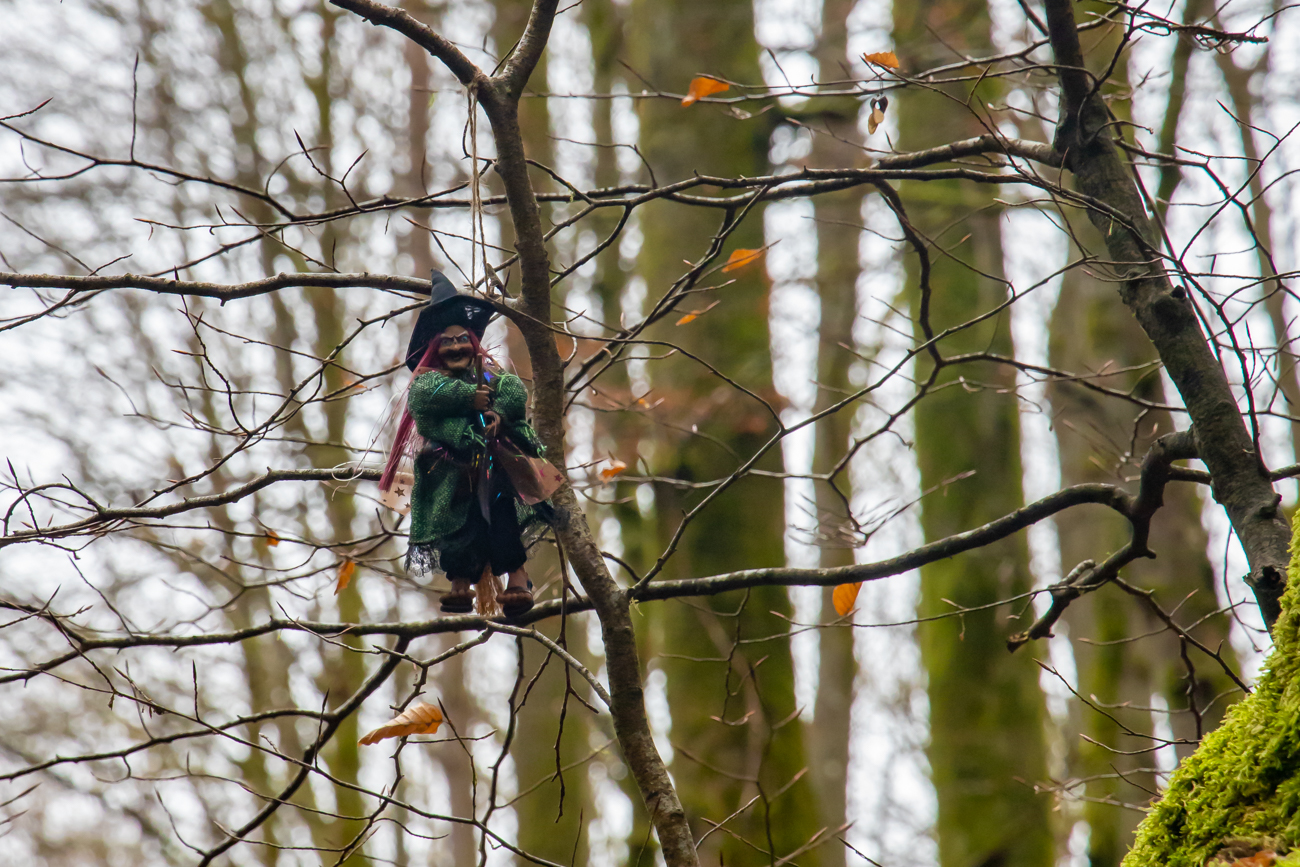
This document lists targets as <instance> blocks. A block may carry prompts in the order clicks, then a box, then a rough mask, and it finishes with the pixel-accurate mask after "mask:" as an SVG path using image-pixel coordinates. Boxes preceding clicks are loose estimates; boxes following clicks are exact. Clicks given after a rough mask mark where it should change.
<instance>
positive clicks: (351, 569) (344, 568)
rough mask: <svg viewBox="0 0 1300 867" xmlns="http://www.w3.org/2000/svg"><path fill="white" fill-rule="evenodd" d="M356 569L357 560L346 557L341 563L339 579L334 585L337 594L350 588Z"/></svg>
mask: <svg viewBox="0 0 1300 867" xmlns="http://www.w3.org/2000/svg"><path fill="white" fill-rule="evenodd" d="M356 571H357V563H356V561H355V560H347V559H345V560H344V561H343V562H342V563H340V564H339V580H338V581H337V582H336V583H335V585H334V595H335V596H338V595H339V594H340V593H342V592H343V591H344V590H346V589H348V585H349V584H351V583H352V575H353V573H355V572H356Z"/></svg>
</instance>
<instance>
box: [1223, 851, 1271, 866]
mask: <svg viewBox="0 0 1300 867" xmlns="http://www.w3.org/2000/svg"><path fill="white" fill-rule="evenodd" d="M1276 860H1277V853H1276V852H1272V851H1270V850H1268V849H1265V850H1264V851H1262V852H1256V853H1255V854H1254V855H1251V856H1249V857H1246V858H1238V859H1237V860H1236V861H1233V862H1232V867H1270V865H1272V863H1273V862H1274V861H1276Z"/></svg>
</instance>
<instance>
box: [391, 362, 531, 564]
mask: <svg viewBox="0 0 1300 867" xmlns="http://www.w3.org/2000/svg"><path fill="white" fill-rule="evenodd" d="M488 377H489V384H490V385H492V386H493V387H494V389H495V391H494V393H493V397H492V403H491V409H492V411H493V412H495V413H496V414H497V415H498V416H500V417H501V432H500V434H499V437H500V438H501V439H504V440H505V441H506V442H507V443H508V444H509V445H511V446H513V447H515V448H516V449H518V451H519V452H521V453H522V454H524V455H527V456H529V457H541V456H542V455H543V453H544V452H545V448H543V446H542V444H541V442H540V441H539V440H538V439H537V433H536V432H535V431H534V430H533V428H532V425H530V424H529V423H528V419H527V409H528V392H527V390H526V389H525V388H524V384H523V382H522V381H521V380H520V379H519V377H517V376H515V375H514V374H512V373H502V374H499V375H497V376H492V375H491V374H488ZM476 388H477V384H476V383H475V381H474V379H473V372H472V371H466V372H465V373H464V374H461V375H456V374H447V373H443V372H441V371H436V370H434V371H429V372H428V373H424V374H421V375H420V376H418V377H416V378H415V381H414V382H412V383H411V389H410V392H409V394H408V396H407V409H408V410H409V412H410V413H411V418H412V419H414V420H415V426H416V430H417V431H419V433H420V436H422V437H424V439H425V440H427V441H428V443H429V446H430V449H429V450H427V452H426V454H424V455H422V456H421V457H420V459H419V460H417V462H416V472H415V489H414V490H413V491H412V494H411V538H410V547H409V548H408V555H407V562H408V568H413V571H416V572H426V571H432V570H434V569H438V568H439V565H438V563H439V559H440V555H441V554H442V553H443V552H446V551H452V550H456V549H457V548H461V547H463V546H464V545H466V544H468V541H469V539H468V537H467V535H466V534H463V533H461V530H462V529H463V528H464V526H465V520H466V516H467V515H468V514H469V510H470V509H471V508H478V504H477V500H476V497H475V493H474V484H475V479H474V478H473V474H472V472H471V470H470V468H469V465H470V462H471V461H472V460H473V459H474V457H475V455H476V454H481V453H482V450H483V449H484V448H485V445H486V444H485V442H484V440H483V433H482V421H481V419H480V413H479V411H478V410H476V409H474V392H475V390H476ZM515 509H516V512H517V513H518V516H519V526H520V528H521V530H523V531H524V532H525V534H526V535H528V536H529V537H535V536H536V535H537V534H538V533H540V531H541V530H543V529H544V528H545V524H546V523H548V519H549V517H550V516H551V514H553V512H552V510H551V507H550V505H549V504H548V503H542V504H539V505H537V506H528V505H525V504H524V503H522V502H520V501H518V500H516V502H515Z"/></svg>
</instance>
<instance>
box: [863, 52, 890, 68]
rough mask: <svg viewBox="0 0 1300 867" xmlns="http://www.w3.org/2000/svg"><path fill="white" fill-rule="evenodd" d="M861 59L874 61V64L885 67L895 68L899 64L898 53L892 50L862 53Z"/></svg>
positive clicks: (868, 61)
mask: <svg viewBox="0 0 1300 867" xmlns="http://www.w3.org/2000/svg"><path fill="white" fill-rule="evenodd" d="M862 59H863V60H865V61H866V62H867V63H874V64H875V65H876V66H883V67H885V68H886V69H897V68H898V66H899V63H898V55H897V54H895V53H894V52H892V51H877V52H875V53H873V54H864V55H862Z"/></svg>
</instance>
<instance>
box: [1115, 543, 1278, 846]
mask: <svg viewBox="0 0 1300 867" xmlns="http://www.w3.org/2000/svg"><path fill="white" fill-rule="evenodd" d="M1288 579H1289V580H1288V582H1287V588H1288V589H1287V592H1286V594H1285V596H1284V597H1283V599H1282V614H1281V616H1280V617H1279V618H1278V620H1277V623H1276V624H1274V627H1273V652H1272V653H1271V654H1269V657H1268V662H1267V664H1266V665H1265V667H1264V673H1263V675H1262V676H1261V677H1260V679H1259V683H1258V685H1257V686H1256V687H1255V691H1254V692H1253V693H1252V694H1251V695H1250V696H1248V697H1247V698H1245V699H1244V700H1243V701H1241V702H1239V703H1238V704H1237V705H1236V706H1234V707H1233V708H1232V709H1231V710H1230V711H1228V714H1227V718H1226V719H1225V720H1224V723H1223V725H1222V726H1220V727H1219V728H1218V729H1216V730H1215V731H1213V732H1211V733H1210V734H1209V735H1207V736H1206V738H1205V740H1204V741H1202V742H1201V746H1200V747H1199V748H1198V749H1197V750H1196V752H1195V753H1193V754H1192V755H1191V756H1190V757H1189V758H1187V759H1186V760H1185V761H1183V763H1182V765H1181V766H1179V768H1178V770H1177V771H1175V772H1174V775H1173V778H1172V779H1171V780H1170V782H1169V787H1168V788H1167V789H1166V790H1165V794H1164V796H1163V797H1162V798H1161V799H1160V800H1159V801H1158V802H1157V803H1156V804H1155V806H1154V807H1153V808H1152V810H1151V812H1150V813H1149V814H1148V815H1147V817H1146V819H1144V820H1143V821H1142V824H1141V825H1140V826H1139V827H1138V835H1137V843H1136V844H1135V845H1134V847H1133V850H1132V851H1131V852H1129V854H1128V857H1126V858H1125V859H1124V867H1156V865H1159V867H1202V865H1204V864H1205V863H1206V862H1207V861H1209V860H1210V859H1211V858H1212V857H1213V856H1214V855H1216V854H1217V853H1218V852H1219V851H1220V850H1221V849H1224V848H1226V847H1227V846H1228V844H1229V843H1235V844H1237V845H1236V846H1235V847H1234V848H1235V849H1236V850H1237V851H1236V852H1234V853H1233V854H1232V856H1230V857H1228V858H1227V861H1229V862H1230V861H1232V860H1235V858H1236V857H1239V856H1240V855H1241V854H1247V853H1248V852H1249V851H1250V850H1252V849H1258V850H1270V851H1274V852H1277V853H1279V854H1284V855H1286V857H1285V858H1284V859H1283V861H1284V863H1287V864H1295V863H1300V852H1296V851H1293V850H1294V849H1295V847H1296V845H1297V844H1298V843H1300V581H1297V579H1300V558H1297V557H1296V552H1295V543H1294V541H1293V542H1292V560H1291V567H1290V571H1289V575H1288ZM1287 853H1290V854H1287Z"/></svg>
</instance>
